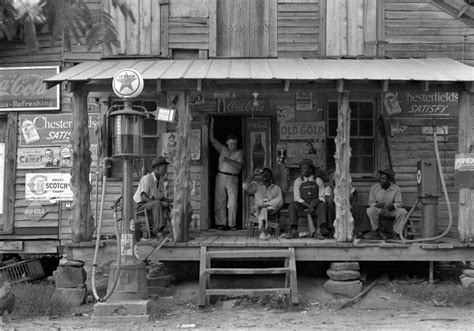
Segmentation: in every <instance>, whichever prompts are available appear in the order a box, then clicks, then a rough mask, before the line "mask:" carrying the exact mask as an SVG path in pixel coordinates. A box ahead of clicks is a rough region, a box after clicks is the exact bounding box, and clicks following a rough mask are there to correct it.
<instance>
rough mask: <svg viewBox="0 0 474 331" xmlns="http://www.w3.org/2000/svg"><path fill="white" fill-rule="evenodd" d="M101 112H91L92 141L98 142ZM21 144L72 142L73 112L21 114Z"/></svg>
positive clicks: (90, 134) (90, 135)
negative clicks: (97, 134)
mask: <svg viewBox="0 0 474 331" xmlns="http://www.w3.org/2000/svg"><path fill="white" fill-rule="evenodd" d="M98 121H99V114H98V113H92V114H89V124H88V125H89V137H90V141H91V143H97V136H96V135H95V127H96V124H97V123H98ZM20 123H21V128H20V130H21V139H20V146H32V145H60V144H62V143H70V140H71V130H72V116H71V114H41V115H37V114H36V115H21V116H20Z"/></svg>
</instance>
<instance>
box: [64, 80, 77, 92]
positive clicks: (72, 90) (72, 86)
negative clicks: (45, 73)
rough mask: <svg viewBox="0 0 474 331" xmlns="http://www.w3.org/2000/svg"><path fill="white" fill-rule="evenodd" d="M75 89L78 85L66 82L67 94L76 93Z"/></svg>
mask: <svg viewBox="0 0 474 331" xmlns="http://www.w3.org/2000/svg"><path fill="white" fill-rule="evenodd" d="M75 87H76V84H75V83H74V82H66V92H67V93H72V92H74V88H75Z"/></svg>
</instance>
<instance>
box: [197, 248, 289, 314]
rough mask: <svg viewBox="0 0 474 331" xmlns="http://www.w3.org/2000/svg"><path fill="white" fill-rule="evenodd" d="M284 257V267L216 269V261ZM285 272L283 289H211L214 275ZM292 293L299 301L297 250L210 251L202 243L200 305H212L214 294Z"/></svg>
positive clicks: (283, 273)
mask: <svg viewBox="0 0 474 331" xmlns="http://www.w3.org/2000/svg"><path fill="white" fill-rule="evenodd" d="M213 259H220V260H226V261H229V260H239V261H249V260H251V261H258V260H268V259H275V260H282V262H283V266H282V267H272V268H212V263H211V262H212V260H213ZM275 274H282V275H285V287H283V288H257V289H248V288H212V289H211V288H210V282H211V275H275ZM274 292H277V293H281V294H288V295H289V296H290V299H291V302H292V303H293V304H298V285H297V280H296V259H295V249H294V248H293V247H288V248H286V249H263V250H262V249H259V250H239V249H234V250H226V251H209V250H208V247H205V246H201V256H200V267H199V306H200V307H204V306H207V305H209V297H210V296H211V295H229V296H232V295H261V294H270V293H274Z"/></svg>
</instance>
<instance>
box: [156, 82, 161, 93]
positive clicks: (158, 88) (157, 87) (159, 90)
mask: <svg viewBox="0 0 474 331" xmlns="http://www.w3.org/2000/svg"><path fill="white" fill-rule="evenodd" d="M161 91H162V88H161V79H157V80H156V92H161Z"/></svg>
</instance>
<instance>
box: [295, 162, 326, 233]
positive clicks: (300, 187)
mask: <svg viewBox="0 0 474 331" xmlns="http://www.w3.org/2000/svg"><path fill="white" fill-rule="evenodd" d="M300 170H301V176H300V177H298V178H296V179H295V183H294V186H293V202H291V203H290V205H289V206H288V212H289V220H290V233H289V236H290V237H292V238H296V237H297V236H298V218H299V217H300V216H301V215H302V214H303V211H304V210H305V209H308V210H309V212H310V213H311V215H312V218H313V224H314V228H315V229H316V232H315V233H314V234H312V235H313V236H314V237H315V238H316V239H323V238H324V237H328V236H329V235H330V232H329V230H328V226H327V222H326V206H325V198H324V183H323V181H322V179H321V178H319V177H316V175H315V167H314V164H313V161H312V160H311V159H303V161H301V162H300Z"/></svg>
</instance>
